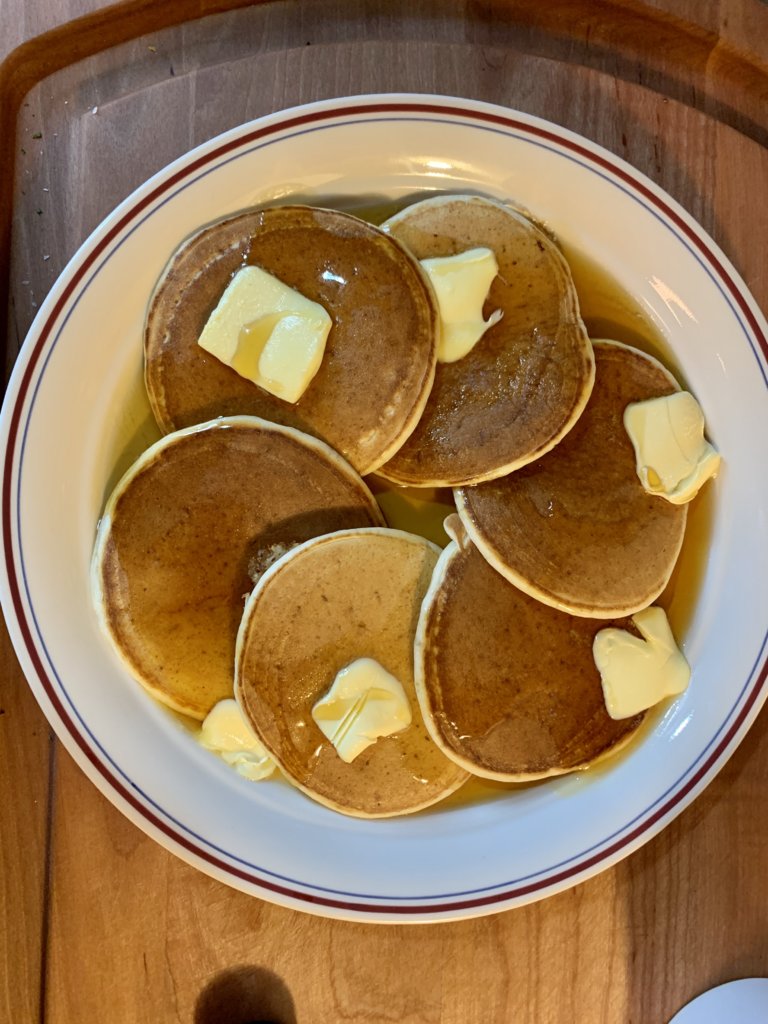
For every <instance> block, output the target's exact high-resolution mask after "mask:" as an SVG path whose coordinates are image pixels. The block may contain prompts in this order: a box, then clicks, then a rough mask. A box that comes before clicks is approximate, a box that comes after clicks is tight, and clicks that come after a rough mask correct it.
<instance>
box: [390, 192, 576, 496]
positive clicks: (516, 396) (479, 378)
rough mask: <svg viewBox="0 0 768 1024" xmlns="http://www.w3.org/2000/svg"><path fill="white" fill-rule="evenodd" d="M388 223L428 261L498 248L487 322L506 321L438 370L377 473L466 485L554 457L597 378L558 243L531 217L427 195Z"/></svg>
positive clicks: (486, 203) (404, 480)
mask: <svg viewBox="0 0 768 1024" xmlns="http://www.w3.org/2000/svg"><path fill="white" fill-rule="evenodd" d="M383 226H384V228H385V230H387V231H389V232H390V234H392V235H393V236H394V237H395V238H397V239H399V240H400V241H401V242H402V243H403V244H404V245H405V246H407V248H408V249H410V250H411V252H413V254H414V255H415V256H417V257H418V258H419V259H427V258H431V257H435V256H452V255H455V254H457V253H460V252H464V251H466V250H468V249H472V248H474V247H476V246H486V247H488V248H490V249H492V250H493V252H494V254H495V256H496V261H497V263H498V267H499V273H498V276H497V277H496V279H495V280H494V282H493V284H492V285H491V290H490V293H489V296H488V300H487V301H486V303H485V306H484V308H483V315H484V317H485V319H487V318H488V317H489V316H490V314H491V313H492V312H493V311H494V310H496V309H501V310H502V311H503V314H504V315H503V317H502V319H501V320H500V322H499V323H497V324H495V325H494V326H493V327H491V328H489V329H488V330H487V331H486V332H485V334H484V335H483V336H482V337H481V338H480V340H479V341H478V342H477V344H476V345H475V346H474V348H472V350H471V351H470V352H469V353H468V354H467V355H466V356H464V357H463V358H462V359H459V360H458V361H457V362H455V363H438V364H437V369H436V372H435V382H434V385H433V387H432V392H431V394H430V396H429V400H428V402H427V405H426V408H425V410H424V413H423V414H422V417H421V419H420V420H419V423H418V425H417V427H416V429H415V430H414V431H413V433H412V434H411V435H410V437H409V438H408V440H407V441H406V442H405V443H404V444H403V445H402V447H401V448H400V449H399V450H398V452H397V454H396V455H394V456H393V457H392V458H391V459H390V460H389V462H387V463H386V465H385V466H383V467H381V469H380V470H379V472H380V473H381V474H382V475H383V476H386V477H387V478H388V479H390V480H392V481H394V482H395V483H398V484H412V485H415V486H422V487H428V486H458V485H461V484H470V483H477V482H478V481H481V480H491V479H494V478H495V477H498V476H503V475H504V474H506V473H509V472H511V471H512V470H514V469H517V468H518V467H520V466H524V465H526V463H528V462H531V461H532V460H533V459H537V458H539V456H541V455H543V454H544V452H547V451H549V449H550V448H552V447H553V446H554V445H555V444H557V442H558V441H559V440H560V439H561V438H562V437H563V436H564V435H565V434H566V433H567V432H568V431H569V430H570V429H571V427H572V426H573V424H574V423H575V422H576V420H577V419H578V417H579V415H580V414H581V411H582V410H583V408H584V405H585V403H586V401H587V398H588V397H589V393H590V390H591V388H592V382H593V377H594V363H593V358H592V347H591V345H590V341H589V338H588V336H587V332H586V329H585V327H584V324H583V323H582V321H581V317H580V316H579V307H578V300H577V296H576V290H575V288H574V285H573V281H572V279H571V273H570V270H569V268H568V265H567V264H566V262H565V260H564V258H563V256H562V254H561V253H560V250H559V249H558V247H557V246H556V245H555V244H554V242H553V241H552V240H551V239H550V238H549V236H548V235H546V234H545V233H544V232H543V231H542V230H541V229H540V228H538V227H537V226H536V225H535V224H533V223H532V222H531V221H530V220H528V219H527V218H526V217H525V216H523V214H522V213H520V212H518V211H517V210H513V209H512V208H510V207H508V206H504V205H502V204H501V203H498V202H492V201H491V200H489V199H482V198H479V197H477V196H440V197H437V198H433V199H427V200H425V201H424V202H420V203H416V204H415V205H414V206H410V207H407V208H406V209H405V210H403V211H402V212H400V213H398V214H396V215H395V216H394V217H392V218H391V219H390V220H388V221H387V222H386V223H385V225H383Z"/></svg>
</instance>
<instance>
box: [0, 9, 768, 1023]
mask: <svg viewBox="0 0 768 1024" xmlns="http://www.w3.org/2000/svg"><path fill="white" fill-rule="evenodd" d="M120 6H121V11H120V13H119V18H118V19H117V20H116V17H115V14H114V13H113V12H110V10H109V9H105V10H101V8H100V5H99V4H98V3H96V2H95V0H55V2H44V0H37V2H36V3H30V2H29V0H27V2H26V3H25V2H22V0H4V3H3V5H2V6H0V47H2V49H0V58H2V57H6V58H7V57H8V54H9V53H11V51H12V50H14V48H15V47H17V46H20V45H22V44H24V43H25V41H28V40H32V41H31V42H28V43H27V49H26V51H16V56H15V57H13V55H12V56H11V58H8V59H7V60H6V63H5V64H4V65H3V68H4V70H3V71H2V73H0V101H2V100H4V98H5V94H4V93H3V92H2V90H3V89H4V88H5V89H7V90H10V91H13V90H15V92H14V93H13V96H14V102H17V103H18V106H17V109H16V110H15V112H14V124H15V128H16V137H15V143H13V142H12V141H11V140H12V138H13V136H12V134H11V135H9V134H8V131H6V132H5V134H4V135H0V138H3V143H2V146H3V149H2V150H0V160H2V161H3V176H2V180H3V181H4V182H5V184H6V195H7V202H8V213H9V215H10V216H12V225H13V233H12V241H11V243H10V245H9V244H8V239H7V238H6V239H5V242H4V243H2V244H4V246H5V260H6V263H5V266H6V268H7V267H8V266H10V279H9V280H10V288H9V293H8V294H9V303H8V308H9V314H8V328H9V330H8V341H9V344H8V348H7V360H8V365H10V363H11V362H12V361H13V358H14V356H15V354H16V352H17V351H18V347H19V345H20V343H21V340H22V338H23V336H24V334H25V332H26V330H27V328H28V326H29V324H30V322H31V320H32V318H33V316H34V314H35V311H36V309H37V308H38V307H39V304H40V302H41V301H42V298H43V297H44V295H45V294H46V292H47V290H48V289H49V288H50V286H51V284H52V283H53V281H54V280H55V278H56V276H57V274H58V273H59V272H60V271H61V270H62V269H63V267H64V265H65V264H66V261H67V260H68V258H69V257H70V256H71V255H72V253H73V252H74V250H75V248H76V247H77V245H78V244H79V243H80V242H81V241H82V240H83V238H85V237H86V235H87V234H88V232H89V231H90V230H91V229H92V228H93V227H95V226H96V225H97V224H98V223H99V221H100V220H101V219H102V217H103V216H104V215H105V214H106V213H108V212H109V210H110V209H111V208H112V207H113V206H114V205H115V204H116V203H117V202H119V201H120V200H121V199H122V198H124V197H125V196H126V195H127V194H128V193H129V192H130V190H131V189H132V188H134V187H135V186H136V185H138V184H139V183H141V182H142V181H143V180H144V179H145V178H146V177H147V176H148V175H149V174H151V173H152V172H153V171H155V170H157V169H158V168H160V167H162V166H163V165H164V164H166V163H167V162H168V161H169V160H170V159H173V158H174V157H175V156H177V155H179V154H181V153H183V152H184V151H186V150H187V149H188V148H190V147H191V146H193V145H195V144H197V143H198V142H201V141H203V140H204V139H207V138H209V137H211V136H212V135H215V134H217V133H218V132H220V131H223V130H225V129H226V128H228V127H231V126H232V125H235V124H238V123H240V122H242V121H244V120H246V119H248V118H252V117H255V116H258V115H259V114H262V113H266V112H269V111H272V110H276V109H279V108H281V107H285V106H288V105H291V104H294V103H299V102H306V101H308V100H312V99H317V98H321V97H326V96H334V95H344V94H350V93H356V92H376V91H392V90H413V91H421V92H428V91H431V92H444V93H449V94H455V95H464V96H469V97H473V98H478V99H485V100H491V101H494V102H498V103H502V104H505V105H507V106H510V107H514V108H517V109H521V110H525V111H528V112H531V113H535V114H539V115H542V116H544V117H547V118H550V119H552V120H554V121H556V122H558V123H560V124H563V125H566V126H567V127H570V128H573V129H575V130H577V131H579V132H581V133H583V134H584V135H586V136H588V137H589V138H592V139H594V140H596V141H597V142H599V143H601V144H602V145H604V146H606V147H607V148H609V149H610V150H612V151H613V152H615V153H617V154H619V155H621V156H622V157H625V158H626V159H628V160H629V161H630V162H631V163H633V164H634V165H635V166H636V167H638V168H639V169H640V170H642V171H644V172H645V173H646V174H648V175H649V176H650V177H651V178H653V179H654V180H655V181H656V182H658V183H659V184H660V185H661V186H662V187H663V188H665V189H667V190H668V191H669V192H670V193H671V194H672V195H673V196H674V197H675V198H676V199H678V200H679V201H680V202H681V203H682V204H683V206H685V207H686V208H687V209H688V210H689V211H690V212H691V213H692V214H693V216H695V217H696V218H697V219H698V220H699V221H700V222H701V223H702V225H703V226H704V227H705V228H706V230H708V231H709V232H710V233H711V234H712V235H713V237H714V238H715V240H716V241H717V242H718V243H719V244H720V245H721V246H722V248H723V249H724V250H725V252H726V253H727V254H728V255H729V257H730V258H731V259H732V260H733V262H734V263H735V265H736V267H737V269H738V270H739V271H740V273H741V274H742V275H743V276H744V278H745V280H746V282H747V284H748V285H749V287H750V288H751V289H752V292H753V294H754V295H755V297H756V298H757V300H758V302H759V303H760V304H761V306H762V307H763V309H764V310H765V309H766V308H768V255H766V251H767V250H766V245H765V241H764V240H765V239H766V237H768V151H767V150H766V148H765V147H766V143H768V103H767V102H766V101H767V100H768V6H766V5H765V4H763V3H761V2H760V0H719V2H715V0H712V2H701V3H699V2H696V0H682V2H677V3H673V2H671V0H667V2H661V0H656V2H648V3H641V2H639V0H637V2H635V0H627V2H625V3H619V2H594V3H589V2H586V0H584V2H577V0H571V2H565V0H557V2H555V3H552V4H549V5H545V4H534V3H525V2H523V3H494V2H492V0H487V2H478V3H474V2H471V3H452V2H445V3H436V2H435V3H424V2H419V0H413V2H411V3H405V2H400V0H396V2H393V3H384V2H383V0H382V2H381V3H372V2H359V3H352V2H324V0H318V2H314V3H313V2H304V3H301V2H298V3H285V2H276V3H263V4H259V5H257V6H253V7H247V8H245V9H242V10H236V11H232V12H229V13H220V14H216V15H215V16H212V17H206V18H204V19H202V20H196V21H190V18H193V17H196V16H197V15H200V14H204V13H205V12H206V11H208V10H211V9H212V8H211V6H206V5H205V3H203V2H202V0H200V2H198V3H197V4H191V3H187V4H184V3H177V4H174V3H169V4H167V5H164V6H166V7H167V10H165V11H164V12H163V14H162V16H158V18H157V19H156V20H154V21H153V20H152V17H153V15H152V12H153V10H155V9H156V5H150V4H148V3H145V4H136V3H134V4H131V3H129V4H125V5H120ZM224 6H226V5H224ZM127 14H130V15H131V17H127ZM78 17H85V18H86V23H85V25H86V30H87V31H90V32H93V33H94V35H93V37H90V36H89V37H88V39H91V38H92V39H93V42H92V45H91V50H92V51H93V52H92V55H91V56H88V57H87V58H86V59H84V60H82V61H81V62H80V63H78V64H74V65H71V66H70V64H71V55H70V57H69V58H68V57H67V53H66V52H65V51H66V47H67V45H69V46H70V48H71V47H72V45H73V44H72V38H75V39H80V40H81V41H82V40H83V39H84V38H85V37H84V36H83V35H82V33H81V34H80V35H78V34H77V33H75V35H74V37H72V36H70V35H68V32H69V31H70V30H69V29H68V28H67V25H68V24H69V23H70V22H72V19H75V18H78ZM89 18H95V19H96V20H95V21H93V20H91V21H88V20H87V19H89ZM120 19H122V20H120ZM174 22H180V24H178V25H177V26H175V27H174V24H173V23H174ZM116 25H119V32H118V31H117V29H116V28H115V26H116ZM161 25H166V26H167V25H170V26H171V27H163V28H160V27H158V28H157V29H156V28H155V26H161ZM57 26H63V28H62V27H60V28H59V29H58V34H57V35H54V36H53V37H48V40H47V42H46V43H45V45H44V46H42V47H41V46H39V45H37V44H35V42H34V37H36V36H37V35H38V34H39V33H41V32H46V31H50V30H56V29H57ZM89 26H90V27H89ZM100 33H101V35H100ZM137 33H143V34H141V35H139V36H138V38H135V36H136V35H137ZM129 36H130V37H131V38H128V37H129ZM51 38H53V42H51ZM120 38H126V39H127V40H128V41H126V42H118V43H117V45H113V46H111V48H110V49H108V50H105V51H102V50H101V49H100V42H99V40H101V41H102V42H103V41H105V40H106V41H108V42H110V43H114V42H115V41H116V40H117V39H120ZM67 40H69V43H68V42H67ZM82 45H83V47H84V49H82V50H81V51H75V50H72V52H86V51H87V49H88V47H87V46H85V44H84V43H83V44H82ZM89 45H90V44H89ZM54 50H55V51H56V52H55V53H54V52H53V51H54ZM46 51H47V52H48V58H47V60H46V58H45V53H46ZM20 52H21V57H19V53H20ZM25 52H26V54H27V56H26V57H25V55H24V54H25ZM43 75H45V77H42V76H43ZM38 79H39V84H34V82H35V81H37V80H38ZM27 88H30V91H26V90H27ZM6 123H7V122H6ZM127 154H128V157H127ZM9 176H10V177H9ZM10 184H12V186H13V187H12V189H11V188H9V187H8V186H9V185H10ZM0 212H2V211H1V210H0ZM9 223H10V222H9ZM1 262H2V255H1V254H0V263H1ZM0 665H1V666H2V677H1V678H2V683H1V684H0V685H1V689H0V800H2V808H3V812H2V828H1V831H0V872H1V874H0V879H1V883H0V893H2V900H1V902H0V908H1V910H2V918H3V929H2V933H1V934H0V965H1V966H0V969H1V970H2V981H0V1021H5V1020H8V1021H9V1022H10V1021H13V1022H23V1024H26V1022H30V1024H37V1022H42V1021H46V1022H57V1024H65V1022H66V1024H75V1022H81V1021H88V1020H100V1019H102V1018H107V1017H108V1018H109V1019H111V1020H114V1021H117V1022H123V1021H125V1022H131V1024H132V1022H137V1024H145V1022H146V1024H149V1022H152V1024H165V1022H169V1024H170V1022H176V1021H182V1022H185V1024H186V1022H190V1024H214V1022H216V1024H244V1022H245V1021H247V1020H249V1019H270V1020H274V1021H280V1022H281V1024H288V1022H294V1021H300V1022H302V1024H313V1022H315V1021H344V1022H345V1024H362V1022H394V1021H397V1022H401V1021H402V1022H409V1024H432V1022H449V1024H454V1022H456V1024H458V1022H478V1024H480V1022H483V1024H486V1022H488V1024H502V1022H512V1021H514V1022H522V1024H528V1022H531V1024H539V1022H541V1024H550V1022H551V1024H561V1022H562V1024H565V1022H568V1024H571V1022H577V1024H582V1022H583V1024H593V1022H594V1024H623V1022H631V1024H662V1022H665V1021H667V1020H669V1018H670V1017H671V1016H672V1015H673V1013H674V1012H676V1011H677V1010H678V1009H679V1008H680V1007H681V1006H682V1005H683V1004H684V1003H685V1002H686V1001H687V1000H689V999H690V998H692V997H693V996H694V995H696V994H697V993H699V992H701V991H703V990H704V989H706V988H708V987H710V986H712V985H715V984H718V983H720V982H723V981H726V980H730V979H732V978H738V977H745V976H750V975H768V857H767V856H766V850H767V849H768V726H767V725H766V716H765V714H763V715H762V716H761V717H760V718H759V719H758V721H757V723H756V725H755V726H754V727H753V729H752V730H751V732H750V734H749V736H748V737H747V739H746V741H745V742H744V743H743V744H742V746H741V747H740V748H739V750H738V751H737V753H736V755H735V756H734V757H733V758H732V759H731V761H730V762H729V763H728V765H727V766H726V768H725V769H724V770H723V771H722V772H721V774H720V775H719V776H718V777H717V779H716V780H715V781H714V782H713V783H712V784H711V785H710V787H709V788H708V789H707V790H706V792H705V793H704V794H703V795H702V796H701V797H700V798H699V799H698V800H697V801H696V802H695V803H694V804H693V805H692V806H691V807H690V808H689V809H688V810H687V811H686V812H685V813H684V814H683V815H682V816H681V817H680V818H679V819H678V820H677V821H675V822H674V823H673V824H672V825H671V826H670V827H668V828H667V829H666V830H665V831H664V832H663V833H662V834H661V835H660V836H658V837H657V838H656V839H655V840H653V841H652V842H650V843H649V844H647V845H646V846H645V847H643V848H642V849H641V850H640V851H639V852H637V853H635V854H634V855H633V856H631V857H630V858H629V859H627V860H626V861H624V862H622V863H621V864H619V865H618V866H617V867H615V868H613V869H611V870H609V871H606V872H604V873H603V874H601V875H599V876H598V877H596V878H595V879H593V880H591V881H589V882H587V883H584V884H582V885H580V886H578V887H576V888H574V889H572V890H569V891H568V892H565V893H563V894H561V895H558V896H556V897H553V898H551V899H549V900H547V901H544V902H541V903H536V904H533V905H530V906H528V907H524V908H521V909H518V910H514V911H509V912H506V913H503V914H499V915H496V916H494V917H489V918H484V919H478V920H474V921H467V922H460V923H455V924H449V925H439V926H437V925H435V926H432V925H429V926H419V927H408V926H389V927H376V926H368V925H362V924H351V923H345V922H332V921H327V920H323V919H320V918H314V917H310V916H309V915H305V914H298V913H295V912H293V911H288V910H284V909H282V908H279V907H275V906H272V905H270V904H267V903H264V902H262V901H260V900H257V899H254V898H251V897H246V896H244V895H242V894H240V893H237V892H234V891H233V890H230V889H228V888H226V887H225V886H223V885H221V884H220V883H218V882H215V881H213V880H211V879H209V878H208V877H206V876H204V875H202V874H200V873H198V872H196V871H194V870H192V869H191V868H190V867H188V866H187V865H185V864H184V863H182V862H181V861H179V860H177V859H176V858H174V857H173V856H171V855H170V854H168V853H166V851H165V850H163V849H162V848H161V847H160V846H158V845H156V844H155V843H154V842H153V841H151V840H150V839H149V838H147V837H146V836H145V835H144V834H143V833H142V832H140V831H139V830H138V829H137V828H136V827H135V826H133V825H132V824H131V823H129V822H128V821H127V820H126V819H125V818H123V817H122V815H121V814H119V813H118V812H117V811H116V810H115V809H114V808H113V807H112V805H111V804H109V802H108V801H107V800H106V799H104V798H103V797H102V796H101V795H100V794H99V793H98V792H97V790H96V789H95V788H94V787H93V786H92V785H91V783H90V782H89V781H88V780H87V779H86V777H85V776H84V775H83V774H82V773H81V772H80V770H79V769H78V768H77V767H76V766H75V765H74V763H73V762H72V761H71V760H70V758H69V756H68V755H67V754H66V753H65V752H64V751H63V750H62V748H61V747H60V745H59V744H58V742H57V741H55V740H53V739H52V737H51V733H50V730H49V728H48V726H47V724H46V722H45V720H44V718H43V716H42V714H41V713H40V711H39V710H38V708H37V705H36V704H35V702H34V699H33V698H32V696H31V694H30V691H29V690H28V688H27V686H26V683H25V682H24V679H23V676H22V673H21V671H20V669H19V667H18V665H17V664H16V661H15V657H14V655H13V653H12V650H11V646H10V643H9V641H8V638H7V634H6V632H5V630H2V632H1V633H0ZM725 684H727V681H724V685H725Z"/></svg>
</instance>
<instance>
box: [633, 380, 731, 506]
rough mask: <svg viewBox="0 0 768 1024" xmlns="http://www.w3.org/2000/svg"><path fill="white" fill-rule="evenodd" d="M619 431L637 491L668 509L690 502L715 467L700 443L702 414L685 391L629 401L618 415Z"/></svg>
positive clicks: (717, 462)
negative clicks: (627, 445) (631, 453)
mask: <svg viewBox="0 0 768 1024" xmlns="http://www.w3.org/2000/svg"><path fill="white" fill-rule="evenodd" d="M624 427H625V429H626V431H627V433H628V434H629V438H630V440H631V442H632V445H633V447H634V449H635V463H636V468H637V475H638V476H639V478H640V482H641V483H642V485H643V487H644V488H645V490H646V491H648V493H649V494H658V495H659V496H660V497H662V498H666V499H667V501H670V502H672V503H673V504H674V505H683V504H685V502H687V501H690V500H691V499H692V498H694V497H695V496H696V494H697V493H698V491H699V489H700V488H701V486H702V484H704V483H706V481H707V480H709V478H710V477H713V476H714V475H715V473H717V471H718V469H719V467H720V456H719V454H718V453H717V452H716V451H715V449H714V448H713V447H712V445H711V444H710V443H709V442H708V441H706V440H705V439H704V414H703V413H702V411H701V407H700V406H699V403H698V402H697V401H696V399H695V398H694V397H693V395H691V394H690V393H689V392H688V391H677V392H676V393H675V394H673V395H666V396H665V397H664V398H651V399H649V400H648V401H646V402H633V403H632V404H631V405H628V406H627V408H626V409H625V410H624Z"/></svg>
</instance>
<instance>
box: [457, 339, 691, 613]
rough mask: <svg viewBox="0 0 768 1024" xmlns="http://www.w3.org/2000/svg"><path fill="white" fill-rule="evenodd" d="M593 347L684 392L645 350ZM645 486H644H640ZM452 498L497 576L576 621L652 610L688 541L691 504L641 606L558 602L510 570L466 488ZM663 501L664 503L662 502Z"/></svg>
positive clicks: (599, 342)
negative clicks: (634, 362)
mask: <svg viewBox="0 0 768 1024" xmlns="http://www.w3.org/2000/svg"><path fill="white" fill-rule="evenodd" d="M592 344H593V346H597V347H598V348H608V347H614V348H622V349H627V350H628V351H629V352H633V353H634V354H636V355H639V356H642V357H643V358H644V359H646V360H647V361H648V362H650V363H652V364H653V365H654V366H656V367H657V368H658V369H659V370H661V371H663V373H664V374H665V376H666V377H667V378H668V379H669V382H670V383H671V384H673V385H674V386H675V389H676V390H677V391H680V390H682V389H681V386H680V383H679V382H678V380H677V379H676V377H675V376H674V374H672V372H671V371H670V370H668V369H667V367H666V366H664V364H663V363H662V362H661V361H660V360H658V359H657V358H656V357H655V356H651V355H649V354H648V353H647V352H643V350H642V349H639V348H635V347H634V346H632V345H627V344H625V343H624V342H622V341H611V340H609V339H607V338H596V339H594V340H593V342H592ZM641 486H642V485H641ZM453 498H454V501H455V502H456V511H457V512H458V514H459V518H460V519H461V522H462V525H463V526H464V529H465V530H466V531H467V533H468V534H469V536H470V537H471V539H472V542H473V544H474V545H475V547H476V548H477V549H478V551H479V552H480V554H481V555H482V556H483V557H484V558H485V560H486V561H487V562H488V563H489V565H491V566H492V567H493V568H494V569H495V570H496V571H497V572H498V573H500V574H501V575H502V576H503V577H504V579H506V580H508V581H509V582H510V583H511V584H513V586H515V587H517V588H518V590H522V591H523V593H524V594H527V595H528V597H532V598H534V600H536V601H540V602H541V603H542V604H546V605H548V606H549V607H550V608H556V609H557V610H558V611H561V612H567V613H568V614H569V615H574V616H576V617H577V618H585V619H618V618H623V617H625V616H628V615H634V614H635V612H640V611H642V610H643V609H644V608H648V607H650V605H652V604H653V602H654V601H655V600H656V598H657V597H659V596H660V595H661V594H662V593H663V592H664V590H665V588H666V586H667V584H668V583H669V581H670V579H671V578H672V574H673V573H674V571H675V566H676V565H677V561H678V559H679V557H680V552H681V551H682V548H683V543H684V541H685V530H686V526H687V522H688V504H686V505H684V506H682V509H683V528H682V530H681V531H680V540H679V542H678V544H677V550H676V551H675V555H674V558H673V559H672V560H671V563H670V568H669V572H668V573H667V574H666V576H665V577H664V579H663V582H662V584H661V586H659V587H658V588H656V589H655V590H653V591H651V593H650V595H649V596H648V597H647V598H643V600H642V601H641V602H634V603H632V604H627V605H613V606H610V607H608V606H605V605H602V606H599V607H598V606H595V605H587V604H576V603H573V604H569V603H568V602H567V601H565V600H563V599H561V598H559V597H558V596H557V595H556V594H552V593H551V592H550V591H548V590H544V589H542V588H541V587H537V586H536V584H535V583H533V582H531V580H529V579H528V578H527V577H525V576H522V575H520V573H517V572H515V570H514V569H512V568H510V567H509V566H508V565H507V564H506V563H505V562H504V560H503V558H502V556H501V555H500V553H499V551H498V549H497V548H496V547H495V546H494V543H493V540H492V538H491V537H490V536H489V534H488V533H487V532H483V531H482V530H481V529H480V527H479V526H478V525H477V523H476V522H475V520H474V517H473V515H472V512H471V511H470V509H469V505H468V502H467V498H466V495H465V494H464V493H463V488H454V490H453ZM659 500H662V501H663V500H664V499H659Z"/></svg>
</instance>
